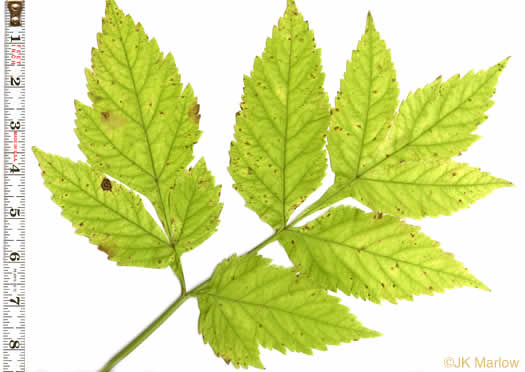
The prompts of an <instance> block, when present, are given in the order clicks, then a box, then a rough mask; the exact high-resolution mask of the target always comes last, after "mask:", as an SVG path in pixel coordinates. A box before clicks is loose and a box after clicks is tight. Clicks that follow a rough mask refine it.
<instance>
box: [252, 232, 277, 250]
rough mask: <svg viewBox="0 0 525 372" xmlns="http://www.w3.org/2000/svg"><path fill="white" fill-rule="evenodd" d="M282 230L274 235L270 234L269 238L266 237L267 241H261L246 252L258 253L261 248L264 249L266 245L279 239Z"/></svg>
mask: <svg viewBox="0 0 525 372" xmlns="http://www.w3.org/2000/svg"><path fill="white" fill-rule="evenodd" d="M281 231H282V230H279V231H276V232H275V233H274V234H273V235H272V236H270V237H269V238H268V239H266V240H265V241H263V242H262V243H260V244H259V245H257V246H256V247H254V248H252V249H251V250H249V251H248V252H246V253H245V254H257V253H259V251H260V250H261V249H263V248H264V247H266V246H267V245H268V244H270V243H272V242H274V241H276V240H277V238H278V237H279V233H280V232H281Z"/></svg>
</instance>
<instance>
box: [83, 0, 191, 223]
mask: <svg viewBox="0 0 525 372" xmlns="http://www.w3.org/2000/svg"><path fill="white" fill-rule="evenodd" d="M97 41H98V48H96V49H93V52H92V71H90V70H88V71H87V73H86V76H87V80H88V89H89V97H90V98H91V100H92V102H93V107H92V108H91V107H88V106H85V105H82V104H80V103H78V102H77V103H76V108H77V130H76V133H77V135H78V137H79V139H80V148H81V149H82V151H83V152H84V153H85V154H86V156H87V158H88V162H89V163H90V164H92V165H93V166H96V167H97V168H100V169H103V170H104V172H106V173H107V174H109V175H111V176H112V177H115V178H117V179H119V180H120V181H122V182H124V183H125V184H126V185H128V186H130V187H132V188H133V189H135V190H137V191H139V192H140V193H142V194H144V195H145V196H147V197H148V198H149V199H150V200H151V201H152V202H153V204H154V205H155V207H156V209H157V211H158V212H159V213H158V214H159V216H160V218H161V220H162V222H163V223H164V224H165V226H166V221H167V220H168V216H167V214H166V210H165V205H166V202H167V201H166V200H165V195H166V194H167V191H168V190H169V188H170V187H171V186H172V185H173V183H174V180H175V178H176V176H177V174H178V173H179V172H180V171H181V170H182V169H183V168H185V167H186V166H187V165H188V164H189V163H190V162H191V160H192V159H193V144H194V143H195V142H196V141H197V140H198V138H199V136H200V132H199V130H198V122H199V118H200V116H199V106H198V104H197V100H196V98H195V96H194V95H193V90H192V88H191V86H189V85H188V86H186V88H184V89H183V86H182V83H181V82H180V75H179V72H178V70H177V67H176V66H175V62H174V60H173V56H172V55H171V54H168V55H167V56H164V55H163V54H162V52H161V51H160V49H159V47H158V45H157V42H156V41H155V39H149V38H148V36H147V35H146V34H145V32H144V29H143V27H142V26H141V25H140V24H135V22H134V21H133V19H132V18H131V17H130V16H129V15H124V13H123V12H122V10H120V9H119V8H118V7H117V6H116V4H115V2H114V1H113V0H108V1H107V6H106V16H105V18H104V19H103V23H102V33H100V34H98V37H97Z"/></svg>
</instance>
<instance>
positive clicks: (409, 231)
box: [280, 206, 487, 303]
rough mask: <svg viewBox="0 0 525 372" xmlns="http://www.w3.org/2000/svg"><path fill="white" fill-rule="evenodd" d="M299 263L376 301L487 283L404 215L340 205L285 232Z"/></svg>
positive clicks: (318, 277) (320, 278)
mask: <svg viewBox="0 0 525 372" xmlns="http://www.w3.org/2000/svg"><path fill="white" fill-rule="evenodd" d="M280 242H281V244H282V245H283V246H284V247H285V249H286V252H287V253H288V256H289V257H290V259H291V260H292V262H293V263H294V264H295V265H296V267H297V269H298V270H299V271H300V272H301V273H304V274H307V275H310V276H311V277H312V278H313V279H314V280H315V281H316V282H318V283H320V284H322V285H323V286H325V287H326V288H327V289H330V290H332V291H336V290H337V289H340V290H342V291H343V292H345V293H346V294H352V295H354V296H355V297H360V298H363V299H367V300H370V301H373V302H376V303H379V302H380V301H381V300H388V301H390V302H393V303H395V302H396V301H397V300H398V299H407V300H412V298H413V296H414V295H419V294H428V295H431V294H433V293H434V292H443V291H444V290H445V289H447V288H454V287H462V286H469V287H475V288H481V289H487V287H486V286H485V285H484V284H483V283H481V282H480V281H479V280H477V279H476V278H475V277H474V276H473V275H472V274H470V273H469V272H468V271H467V270H466V269H465V268H464V267H463V265H462V264H461V263H460V262H458V261H456V260H455V259H454V256H453V255H451V254H450V253H445V252H443V251H442V250H441V249H440V248H439V243H437V242H435V241H433V240H431V239H430V238H429V237H427V236H426V235H424V234H423V233H421V232H419V228H418V227H416V226H411V225H407V224H405V223H403V222H401V221H400V220H399V219H398V218H396V217H392V216H386V215H384V216H383V215H382V214H380V213H364V212H363V211H361V210H359V209H357V208H351V207H344V206H342V207H337V208H332V209H330V210H329V211H328V212H327V213H326V214H324V215H323V216H321V217H319V218H318V219H316V220H314V221H312V222H310V223H308V224H306V225H304V226H302V227H299V228H293V229H287V230H284V231H283V232H281V233H280Z"/></svg>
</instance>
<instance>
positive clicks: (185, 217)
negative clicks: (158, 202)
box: [168, 158, 222, 254]
mask: <svg viewBox="0 0 525 372" xmlns="http://www.w3.org/2000/svg"><path fill="white" fill-rule="evenodd" d="M220 194H221V186H216V185H215V178H214V177H213V175H212V174H211V172H210V171H209V170H208V169H207V168H206V163H205V161H204V159H203V158H202V159H201V160H199V162H198V163H197V164H196V165H195V167H193V168H191V169H190V170H188V171H183V173H181V174H180V175H179V176H178V177H177V180H176V183H175V186H174V187H173V189H172V190H171V191H170V192H169V194H168V210H169V212H170V216H171V220H170V228H171V229H172V236H173V239H174V242H175V246H176V247H177V253H178V254H182V253H184V252H187V251H190V250H192V249H193V248H195V247H197V246H198V245H200V244H201V243H202V242H204V241H205V240H206V239H208V238H209V237H210V236H211V235H212V234H213V233H214V232H215V231H216V230H217V225H218V224H219V215H220V213H221V209H222V203H220V202H219V197H220Z"/></svg>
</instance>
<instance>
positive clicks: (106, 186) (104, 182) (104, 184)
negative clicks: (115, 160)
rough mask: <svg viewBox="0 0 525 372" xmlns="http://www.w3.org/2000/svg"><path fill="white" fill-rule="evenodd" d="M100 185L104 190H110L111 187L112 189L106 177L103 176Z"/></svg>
mask: <svg viewBox="0 0 525 372" xmlns="http://www.w3.org/2000/svg"><path fill="white" fill-rule="evenodd" d="M100 187H101V188H102V190H104V191H112V189H113V185H111V181H110V180H108V179H107V178H106V177H104V179H103V180H102V182H101V183H100Z"/></svg>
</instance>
